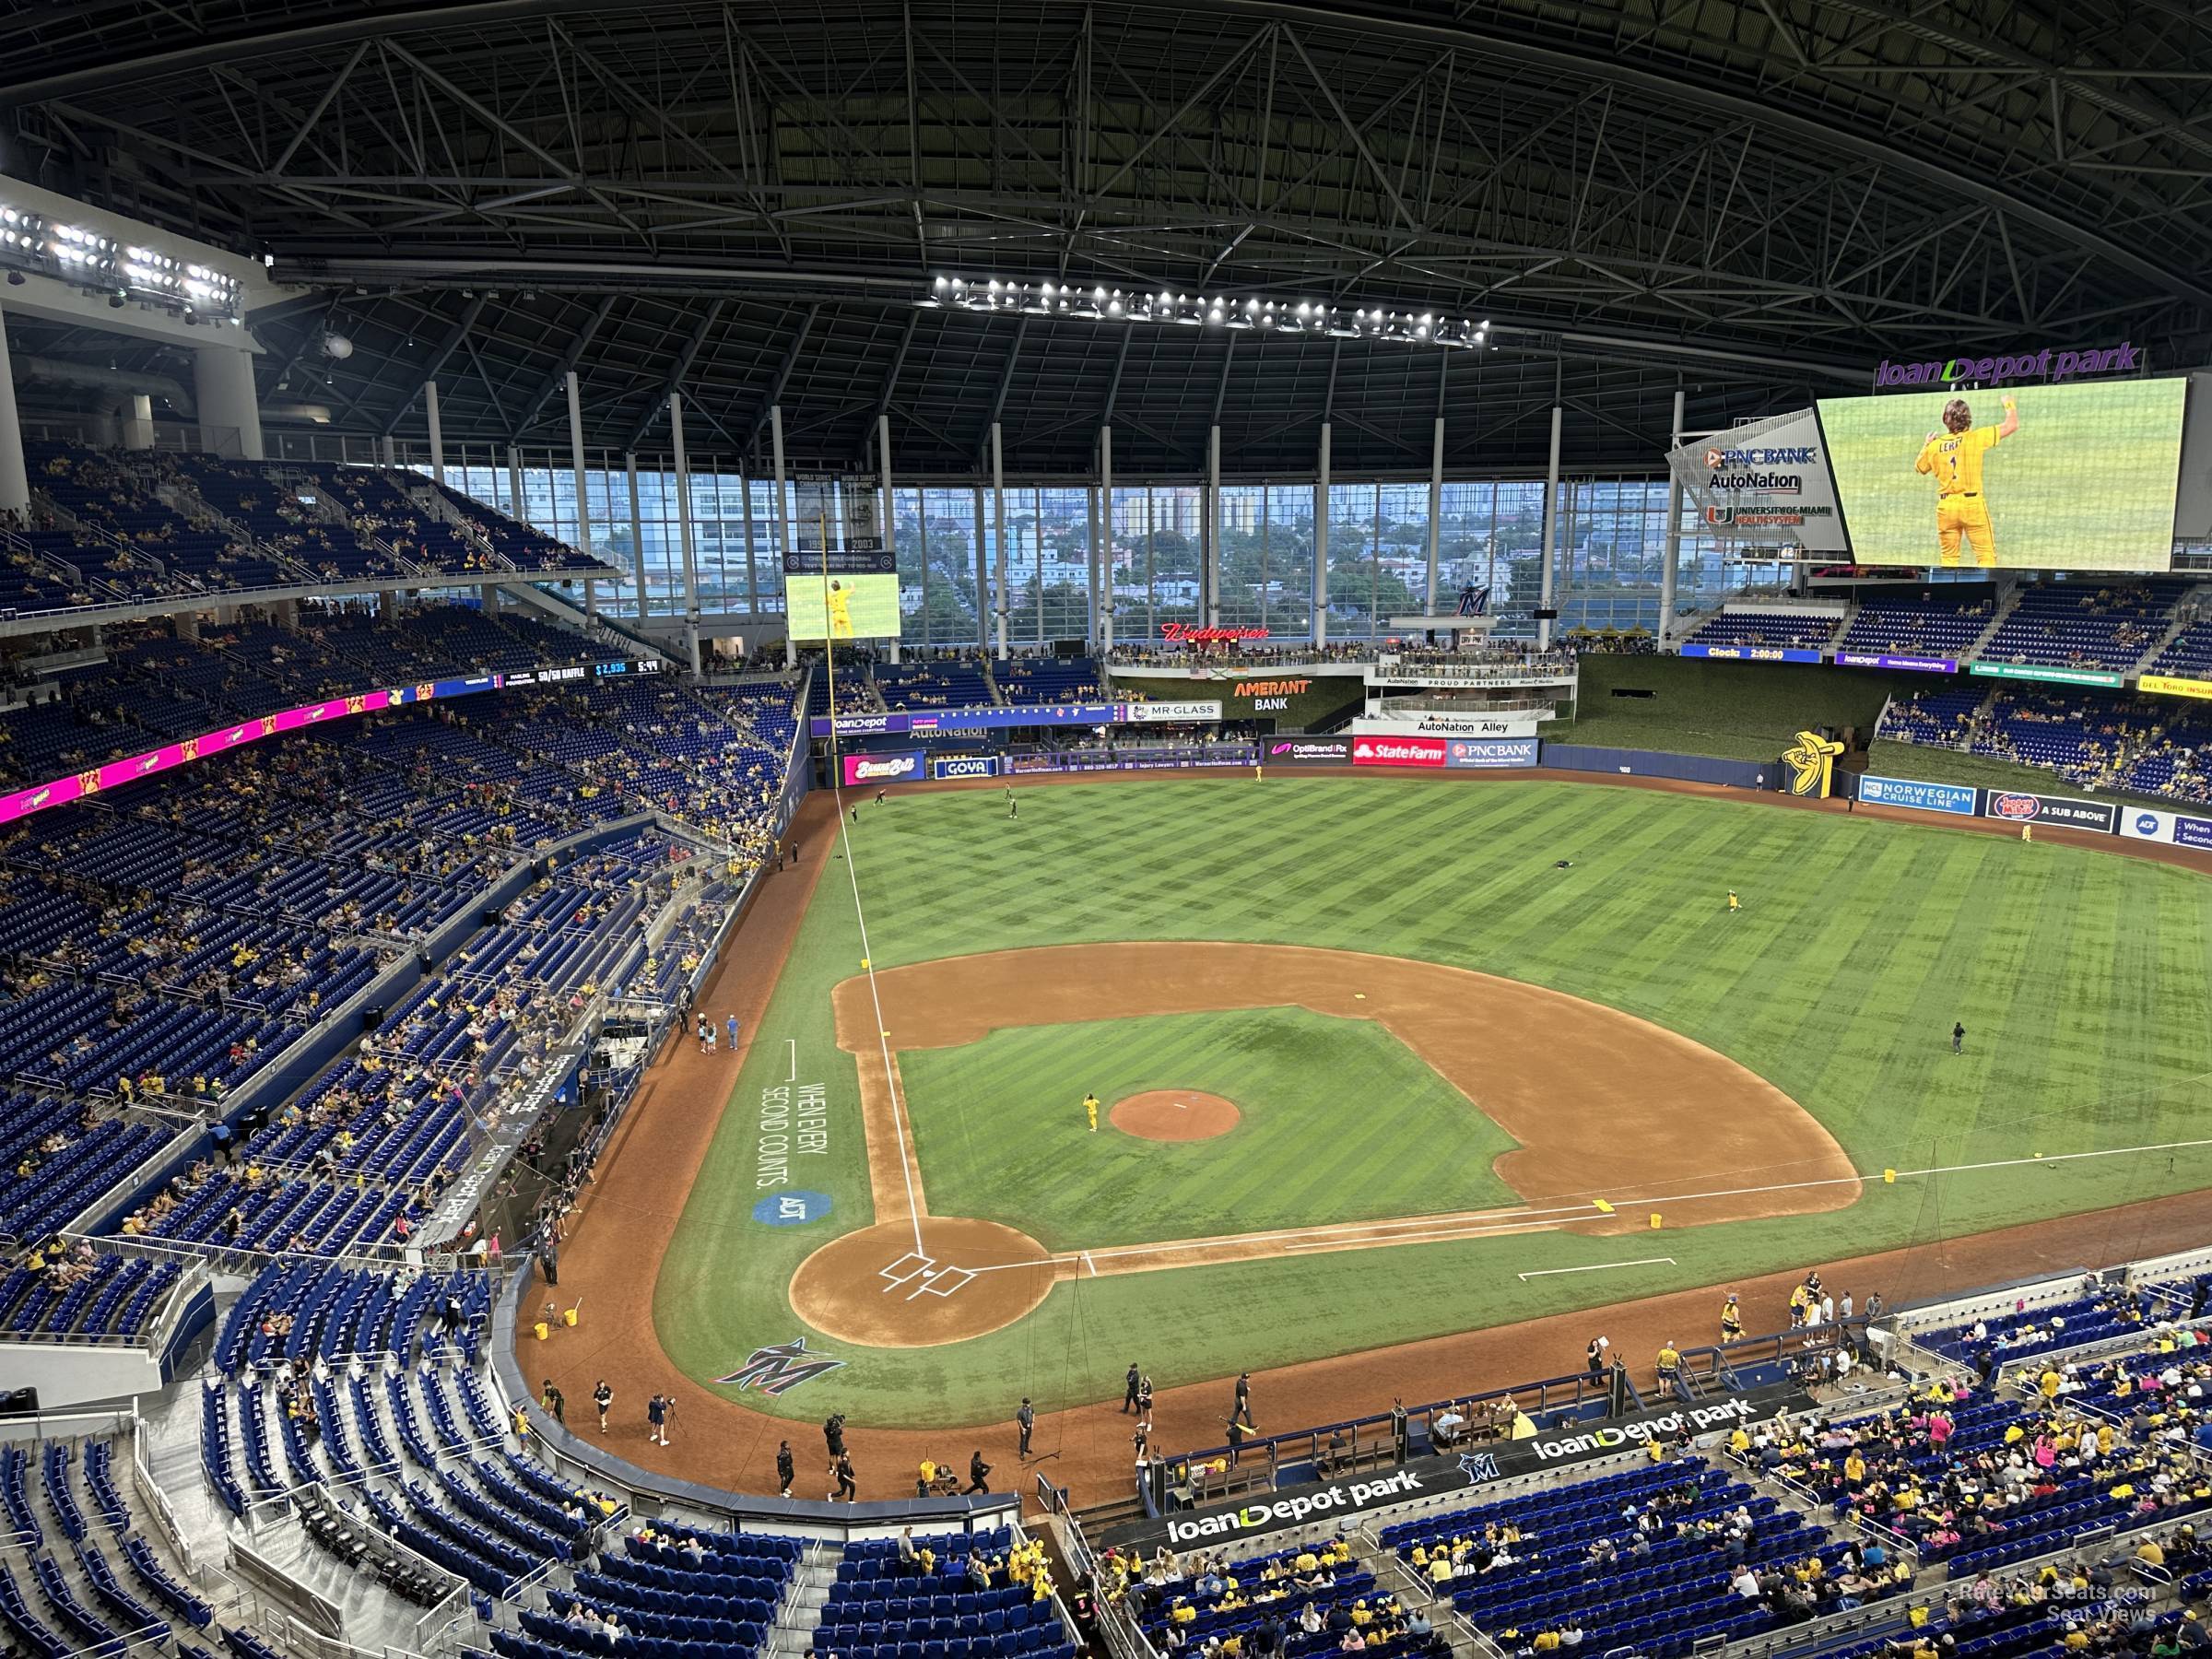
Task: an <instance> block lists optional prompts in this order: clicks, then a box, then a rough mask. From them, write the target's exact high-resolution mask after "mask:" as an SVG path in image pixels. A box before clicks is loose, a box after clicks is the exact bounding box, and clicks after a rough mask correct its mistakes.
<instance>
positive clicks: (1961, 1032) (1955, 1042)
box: [1951, 1020, 1966, 1054]
mask: <svg viewBox="0 0 2212 1659" xmlns="http://www.w3.org/2000/svg"><path fill="white" fill-rule="evenodd" d="M1951 1053H1954V1054H1963V1053H1966V1027H1965V1025H1964V1024H1962V1023H1960V1022H1959V1021H1957V1020H1954V1021H1953V1022H1952V1023H1951Z"/></svg>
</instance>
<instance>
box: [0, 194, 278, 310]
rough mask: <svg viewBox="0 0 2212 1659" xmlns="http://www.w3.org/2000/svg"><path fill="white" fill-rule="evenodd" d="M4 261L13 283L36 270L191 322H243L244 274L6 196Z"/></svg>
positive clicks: (116, 301) (1, 236)
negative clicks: (55, 216) (49, 213)
mask: <svg viewBox="0 0 2212 1659" xmlns="http://www.w3.org/2000/svg"><path fill="white" fill-rule="evenodd" d="M0 266H5V267H6V270H7V274H8V280H9V281H10V282H20V281H22V279H23V273H25V272H31V273H33V274H36V275H39V276H42V277H53V279H54V280H56V281H58V282H64V283H66V284H68V285H69V286H70V287H71V288H82V289H84V290H85V291H86V292H88V293H91V294H104V295H106V296H107V298H108V302H109V303H110V304H111V305H118V306H119V305H123V304H124V303H126V302H128V301H130V300H136V301H138V302H139V303H140V304H142V305H151V306H155V307H158V308H159V309H160V310H163V311H167V312H172V313H174V314H176V315H179V316H182V317H184V318H186V319H187V320H191V321H197V320H200V319H206V320H208V321H220V322H227V323H230V324H242V318H241V305H240V297H241V289H240V285H239V282H238V279H237V278H236V277H230V276H228V275H226V274H225V273H223V272H221V271H218V270H216V269H215V268H214V267H213V266H211V265H201V264H199V263H198V262H197V261H194V260H186V259H179V258H176V257H174V256H173V255H171V254H169V253H163V252H161V251H160V250H159V249H158V248H153V247H147V246H144V245H140V244H136V243H133V242H129V241H123V240H122V239H120V238H117V237H113V236H110V235H107V234H106V233H105V232H103V231H99V230H88V229H81V228H80V227H78V226H76V225H70V224H64V223H61V222H59V221H57V220H55V219H53V218H49V217H48V216H47V215H45V214H43V213H39V212H35V211H33V210H32V209H30V208H28V207H18V206H15V205H13V204H11V203H8V202H6V201H0Z"/></svg>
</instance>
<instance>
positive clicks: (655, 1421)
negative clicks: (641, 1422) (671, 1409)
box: [645, 1394, 668, 1446]
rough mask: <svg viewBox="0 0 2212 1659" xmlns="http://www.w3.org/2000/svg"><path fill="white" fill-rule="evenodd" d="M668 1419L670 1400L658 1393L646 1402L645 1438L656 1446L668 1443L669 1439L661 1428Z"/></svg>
mask: <svg viewBox="0 0 2212 1659" xmlns="http://www.w3.org/2000/svg"><path fill="white" fill-rule="evenodd" d="M667 1420H668V1402H667V1401H666V1400H665V1399H663V1398H662V1397H661V1396H660V1395H659V1394H654V1395H653V1398H652V1399H650V1400H648V1401H646V1402H645V1438H646V1439H647V1440H649V1441H652V1442H653V1444H654V1445H656V1446H665V1445H666V1444H667V1443H668V1441H667V1439H666V1438H665V1436H664V1435H663V1434H662V1432H661V1430H662V1426H663V1425H664V1424H665V1423H666V1422H667Z"/></svg>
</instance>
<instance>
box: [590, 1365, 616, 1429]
mask: <svg viewBox="0 0 2212 1659" xmlns="http://www.w3.org/2000/svg"><path fill="white" fill-rule="evenodd" d="M614 1403H615V1391H614V1390H613V1389H611V1388H609V1387H608V1386H607V1385H606V1378H605V1377H602V1378H600V1379H599V1386H598V1387H596V1388H594V1389H593V1390H592V1404H593V1405H594V1406H598V1407H599V1432H600V1433H602V1434H605V1433H606V1408H607V1407H608V1406H612V1405H613V1404H614Z"/></svg>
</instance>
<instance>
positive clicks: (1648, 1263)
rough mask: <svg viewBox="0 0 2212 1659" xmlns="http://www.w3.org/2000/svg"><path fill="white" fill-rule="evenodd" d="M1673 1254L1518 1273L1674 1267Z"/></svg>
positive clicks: (1526, 1276) (1526, 1275) (1537, 1274)
mask: <svg viewBox="0 0 2212 1659" xmlns="http://www.w3.org/2000/svg"><path fill="white" fill-rule="evenodd" d="M1673 1265H1675V1258H1674V1257H1673V1256H1639V1257H1637V1258H1636V1260H1634V1261H1632V1262H1593V1263H1591V1264H1590V1265H1588V1266H1587V1267H1539V1268H1537V1269H1536V1270H1535V1272H1534V1273H1517V1274H1515V1275H1514V1276H1513V1277H1515V1278H1520V1279H1532V1278H1549V1277H1551V1276H1552V1275H1553V1274H1555V1273H1603V1272H1604V1271H1605V1270H1606V1268H1608V1267H1663V1266H1664V1267H1672V1266H1673Z"/></svg>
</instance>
